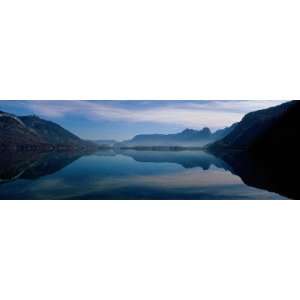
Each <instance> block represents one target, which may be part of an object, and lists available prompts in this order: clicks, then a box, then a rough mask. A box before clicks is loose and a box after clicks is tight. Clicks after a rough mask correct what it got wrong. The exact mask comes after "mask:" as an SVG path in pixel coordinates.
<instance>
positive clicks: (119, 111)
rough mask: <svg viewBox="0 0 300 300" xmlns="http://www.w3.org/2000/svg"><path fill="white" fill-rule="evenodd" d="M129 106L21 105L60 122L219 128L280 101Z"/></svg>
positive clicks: (101, 103)
mask: <svg viewBox="0 0 300 300" xmlns="http://www.w3.org/2000/svg"><path fill="white" fill-rule="evenodd" d="M130 102H131V103H130V105H129V106H128V107H126V105H122V104H120V102H119V101H116V102H113V101H20V104H21V105H23V106H26V108H29V109H30V110H31V111H33V112H34V113H35V114H38V115H41V116H43V117H54V118H59V117H63V116H65V115H68V114H76V115H81V116H84V117H86V118H89V119H104V120H110V121H127V122H154V123H165V124H177V125H183V126H188V127H195V128H200V127H204V126H208V127H212V128H218V127H224V126H227V125H230V124H232V123H233V122H238V121H240V120H241V118H242V117H243V116H244V114H245V113H248V112H250V111H254V110H258V109H262V108H266V107H270V106H274V105H277V104H279V103H281V102H283V101H186V103H185V102H184V101H147V102H146V103H143V102H140V101H130ZM126 103H128V102H126ZM135 103H136V105H135Z"/></svg>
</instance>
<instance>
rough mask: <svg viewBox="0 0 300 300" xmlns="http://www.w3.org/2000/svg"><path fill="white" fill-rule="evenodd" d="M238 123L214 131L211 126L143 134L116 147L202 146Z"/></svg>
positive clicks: (224, 134)
mask: <svg viewBox="0 0 300 300" xmlns="http://www.w3.org/2000/svg"><path fill="white" fill-rule="evenodd" d="M235 126H236V124H233V125H232V126H230V127H226V128H224V129H220V130H218V131H216V132H215V133H212V132H211V131H210V129H209V128H207V127H204V128H203V129H202V130H194V129H185V130H183V131H182V132H180V133H174V134H141V135H136V136H135V137H134V138H132V139H131V140H127V141H123V142H120V143H116V144H115V146H116V147H120V148H123V147H124V148H127V147H128V148H133V147H202V146H204V145H206V144H207V143H210V142H213V141H216V140H218V139H221V138H223V137H224V136H226V135H227V134H229V133H230V132H231V131H232V130H233V129H234V128H235Z"/></svg>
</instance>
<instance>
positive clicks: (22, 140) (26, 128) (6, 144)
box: [0, 112, 96, 150]
mask: <svg viewBox="0 0 300 300" xmlns="http://www.w3.org/2000/svg"><path fill="white" fill-rule="evenodd" d="M0 145H1V146H0V148H1V149H27V150H33V149H44V150H53V149H79V148H90V147H96V145H95V144H94V143H92V142H88V141H84V140H82V139H80V138H79V137H77V136H76V135H74V134H72V133H71V132H69V131H68V130H66V129H64V128H63V127H61V126H60V125H58V124H56V123H54V122H51V121H46V120H43V119H41V118H39V117H37V116H24V117H18V116H15V115H13V114H9V113H5V112H0Z"/></svg>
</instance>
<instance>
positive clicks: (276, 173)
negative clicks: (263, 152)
mask: <svg viewBox="0 0 300 300" xmlns="http://www.w3.org/2000/svg"><path fill="white" fill-rule="evenodd" d="M219 155H220V157H221V158H222V160H224V161H225V162H226V163H227V164H228V165H229V166H230V171H231V172H232V173H233V174H235V175H237V176H239V177H240V178H241V179H242V180H243V182H244V183H245V184H247V185H249V186H253V187H256V188H260V189H264V190H268V191H270V192H274V193H278V194H280V195H282V196H285V197H288V198H291V199H300V188H299V180H298V176H296V175H295V174H294V173H295V171H298V170H299V168H300V161H299V158H298V157H297V156H292V157H291V156H289V155H287V156H285V155H284V154H282V155H281V157H280V158H278V159H277V160H276V161H274V160H273V159H271V160H268V159H264V158H262V157H257V156H255V155H251V154H249V153H246V152H241V151H224V152H223V153H222V154H220V153H219ZM293 170H295V171H294V172H293Z"/></svg>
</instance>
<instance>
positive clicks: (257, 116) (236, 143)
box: [208, 101, 300, 154]
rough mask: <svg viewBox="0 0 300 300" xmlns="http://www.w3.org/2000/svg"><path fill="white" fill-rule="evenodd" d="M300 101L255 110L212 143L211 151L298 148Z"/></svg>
mask: <svg viewBox="0 0 300 300" xmlns="http://www.w3.org/2000/svg"><path fill="white" fill-rule="evenodd" d="M299 116H300V101H290V102H287V103H284V104H281V105H278V106H275V107H271V108H267V109H263V110H259V111H255V112H251V113H249V114H247V115H245V117H244V118H243V119H242V120H241V122H239V123H238V124H237V125H236V126H235V128H234V129H233V130H232V132H231V133H229V134H228V135H227V136H226V137H224V138H223V139H221V140H219V141H217V142H215V143H213V144H211V145H209V146H208V149H210V150H215V151H217V150H218V149H219V150H224V149H237V150H243V151H250V152H253V151H255V152H268V153H269V154H271V153H273V152H274V151H275V152H279V151H281V150H284V151H286V150H288V151H294V149H295V148H298V146H297V145H298V143H297V140H298V137H299Z"/></svg>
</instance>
